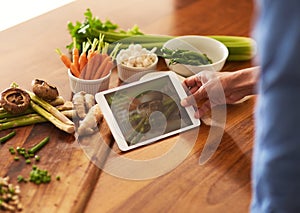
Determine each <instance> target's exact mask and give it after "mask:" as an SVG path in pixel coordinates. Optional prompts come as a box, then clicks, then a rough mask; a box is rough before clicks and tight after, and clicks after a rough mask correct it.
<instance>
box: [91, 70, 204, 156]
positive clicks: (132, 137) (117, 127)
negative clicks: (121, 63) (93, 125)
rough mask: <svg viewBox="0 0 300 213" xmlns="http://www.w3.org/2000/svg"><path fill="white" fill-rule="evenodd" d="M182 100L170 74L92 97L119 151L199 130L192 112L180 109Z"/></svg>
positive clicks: (176, 83)
mask: <svg viewBox="0 0 300 213" xmlns="http://www.w3.org/2000/svg"><path fill="white" fill-rule="evenodd" d="M185 97H187V94H186V92H185V91H184V88H183V86H182V85H181V82H180V81H179V79H178V78H177V76H176V74H175V73H173V72H163V74H161V75H158V76H153V77H150V78H147V79H143V80H140V81H136V82H133V83H130V84H126V85H122V86H120V87H116V88H113V89H109V90H106V91H103V92H99V93H97V94H96V96H95V98H96V101H97V103H98V104H99V106H100V108H101V110H102V113H103V115H104V118H105V119H106V121H107V123H108V125H109V128H110V130H111V132H112V135H113V137H114V139H115V141H116V142H117V144H118V147H119V148H120V150H122V151H127V150H130V149H134V148H136V147H140V146H144V145H146V144H150V143H153V142H156V141H159V140H161V139H163V138H166V137H169V136H171V135H174V134H178V133H180V132H182V131H186V130H188V129H191V128H194V127H197V126H199V125H200V120H199V119H195V118H194V113H195V110H194V108H193V107H192V106H191V107H182V106H181V105H180V101H181V100H182V99H183V98H185Z"/></svg>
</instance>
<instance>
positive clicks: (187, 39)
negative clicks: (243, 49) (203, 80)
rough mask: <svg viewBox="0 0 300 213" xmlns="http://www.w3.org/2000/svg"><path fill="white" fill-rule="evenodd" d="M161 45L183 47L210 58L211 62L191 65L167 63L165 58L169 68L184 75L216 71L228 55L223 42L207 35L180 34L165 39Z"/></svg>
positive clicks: (174, 48)
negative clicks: (167, 39)
mask: <svg viewBox="0 0 300 213" xmlns="http://www.w3.org/2000/svg"><path fill="white" fill-rule="evenodd" d="M163 47H166V48H168V49H172V50H176V49H183V50H191V51H194V52H201V53H203V54H206V55H207V56H208V58H210V59H211V60H212V62H213V63H212V64H207V65H200V66H192V65H184V64H174V65H169V60H168V59H165V61H166V64H167V66H168V67H169V69H170V70H172V71H174V72H176V73H178V74H180V75H182V76H185V77H188V76H191V75H194V74H197V73H199V72H201V71H204V70H207V71H216V72H218V71H220V70H221V69H222V68H223V66H224V64H225V62H226V59H227V57H228V55H229V52H228V49H227V47H226V46H225V45H224V44H223V43H221V42H219V41H217V40H216V39H213V38H209V37H207V36H195V35H188V36H180V37H177V38H174V39H171V40H169V41H167V42H166V43H165V44H164V45H163Z"/></svg>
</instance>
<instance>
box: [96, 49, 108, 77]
mask: <svg viewBox="0 0 300 213" xmlns="http://www.w3.org/2000/svg"><path fill="white" fill-rule="evenodd" d="M110 60H111V57H110V56H108V55H107V54H103V55H102V62H101V65H100V66H99V68H98V69H97V71H96V72H95V74H94V77H93V79H99V78H100V77H101V76H102V73H103V71H104V69H105V67H106V64H107V63H108V62H109V61H110Z"/></svg>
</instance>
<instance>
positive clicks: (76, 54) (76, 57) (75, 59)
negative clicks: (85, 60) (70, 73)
mask: <svg viewBox="0 0 300 213" xmlns="http://www.w3.org/2000/svg"><path fill="white" fill-rule="evenodd" d="M73 45H74V47H73V50H72V57H73V63H74V65H75V66H76V67H77V69H78V70H79V61H78V60H79V50H78V48H77V46H76V45H77V44H76V39H75V38H73Z"/></svg>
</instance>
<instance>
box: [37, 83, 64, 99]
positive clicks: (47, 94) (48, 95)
mask: <svg viewBox="0 0 300 213" xmlns="http://www.w3.org/2000/svg"><path fill="white" fill-rule="evenodd" d="M32 91H33V92H34V94H35V95H36V96H38V97H40V98H42V99H44V100H46V101H53V100H55V99H56V98H57V97H58V90H57V88H56V87H54V86H51V85H49V84H48V83H47V82H46V81H43V80H39V79H34V80H33V81H32Z"/></svg>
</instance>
